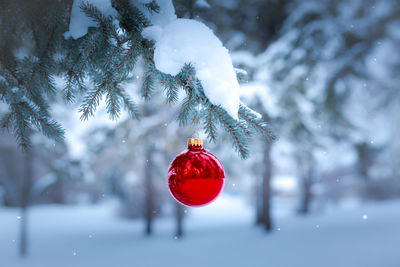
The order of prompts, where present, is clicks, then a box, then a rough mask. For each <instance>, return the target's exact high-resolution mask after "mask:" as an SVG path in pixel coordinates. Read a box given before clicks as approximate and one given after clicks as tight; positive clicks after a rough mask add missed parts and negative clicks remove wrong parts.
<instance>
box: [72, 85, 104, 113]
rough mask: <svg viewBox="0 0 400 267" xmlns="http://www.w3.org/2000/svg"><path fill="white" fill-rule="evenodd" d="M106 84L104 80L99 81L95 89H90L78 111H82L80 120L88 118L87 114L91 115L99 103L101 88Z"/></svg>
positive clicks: (101, 93)
mask: <svg viewBox="0 0 400 267" xmlns="http://www.w3.org/2000/svg"><path fill="white" fill-rule="evenodd" d="M105 86H106V82H103V83H101V84H100V85H99V86H98V87H97V89H93V90H91V91H90V92H89V93H88V94H87V96H86V98H85V99H84V101H83V104H82V105H81V108H80V110H79V112H82V115H81V117H80V118H81V120H88V119H89V116H93V114H94V112H95V111H96V108H97V106H98V105H99V102H100V99H101V96H102V95H103V88H104V87H105Z"/></svg>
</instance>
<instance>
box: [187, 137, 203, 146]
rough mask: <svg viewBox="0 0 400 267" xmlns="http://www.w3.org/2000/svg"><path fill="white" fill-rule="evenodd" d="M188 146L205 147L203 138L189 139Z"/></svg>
mask: <svg viewBox="0 0 400 267" xmlns="http://www.w3.org/2000/svg"><path fill="white" fill-rule="evenodd" d="M188 146H200V147H202V146H203V139H201V138H189V139H188Z"/></svg>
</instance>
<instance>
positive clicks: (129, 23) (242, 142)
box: [0, 0, 275, 158]
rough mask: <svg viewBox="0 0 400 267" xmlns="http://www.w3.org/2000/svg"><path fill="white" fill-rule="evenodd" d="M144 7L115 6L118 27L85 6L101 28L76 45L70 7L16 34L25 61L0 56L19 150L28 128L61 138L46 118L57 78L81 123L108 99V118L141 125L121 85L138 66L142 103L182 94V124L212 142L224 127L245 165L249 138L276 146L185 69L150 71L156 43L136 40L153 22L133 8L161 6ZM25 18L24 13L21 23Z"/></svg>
mask: <svg viewBox="0 0 400 267" xmlns="http://www.w3.org/2000/svg"><path fill="white" fill-rule="evenodd" d="M142 2H143V1H138V2H137V3H136V2H135V1H128V0H113V1H112V5H113V8H114V9H115V10H116V11H117V12H118V15H117V20H118V23H115V19H114V18H112V17H111V16H107V15H106V14H104V13H102V12H101V11H100V10H99V9H98V8H96V7H95V6H94V5H92V4H90V3H88V2H83V3H82V5H81V6H80V8H81V10H82V11H83V12H84V13H85V14H86V16H87V17H89V18H90V19H91V20H93V21H94V22H95V23H96V24H97V25H98V26H97V27H90V28H89V29H88V33H87V34H85V35H84V36H82V37H80V38H78V39H73V38H68V39H65V38H64V36H63V33H64V32H66V29H67V28H68V21H69V10H70V3H68V2H60V3H58V4H56V3H55V4H53V5H54V6H56V7H57V8H53V13H54V14H51V16H47V17H45V19H42V20H37V18H36V20H35V22H34V24H32V25H29V24H28V23H27V25H28V26H29V27H21V29H17V31H16V32H15V33H20V34H27V35H28V36H30V37H29V38H31V40H32V41H33V47H32V49H31V50H32V51H31V52H30V53H29V54H27V55H25V56H23V57H22V58H18V57H16V56H14V57H12V58H11V59H10V58H4V56H2V58H1V61H0V97H1V100H2V101H3V102H5V103H6V104H7V106H8V112H7V113H6V114H4V115H3V116H2V119H1V127H2V128H3V129H8V130H9V131H11V132H12V133H13V134H14V135H15V137H16V139H17V142H18V144H19V146H20V147H21V148H22V149H26V148H27V147H28V146H29V136H28V135H27V132H28V131H29V130H30V129H31V128H36V129H37V130H39V131H41V132H42V133H43V134H44V135H46V136H48V137H50V138H53V139H55V140H62V139H63V136H64V129H63V128H62V126H61V125H60V124H59V123H57V122H56V121H54V119H53V118H52V115H51V111H50V101H51V99H52V98H53V97H54V96H55V95H56V94H59V93H60V92H58V88H57V87H56V86H55V83H54V78H55V76H62V77H63V80H64V88H63V92H62V94H63V97H64V99H65V100H66V101H68V102H72V101H75V100H76V96H77V94H83V95H84V97H83V101H82V104H81V106H80V110H79V111H80V113H81V119H82V120H88V119H89V118H90V117H92V116H93V115H94V113H95V111H96V109H97V107H98V105H99V103H100V101H102V99H105V103H106V108H107V112H108V114H109V117H110V119H112V120H115V119H118V118H119V116H120V114H121V110H122V109H125V110H126V111H127V112H128V113H129V115H130V116H131V117H132V118H133V119H140V111H139V109H138V107H137V104H136V103H135V102H134V101H133V100H132V99H131V97H130V96H129V93H128V92H126V91H125V89H124V88H123V86H122V84H123V83H124V82H129V81H130V80H131V79H133V76H132V70H133V68H134V66H135V65H136V63H137V62H138V61H139V59H142V60H143V62H144V63H143V64H144V65H145V73H144V79H143V85H142V96H143V98H144V99H145V100H149V99H150V98H151V96H152V94H153V93H154V90H155V88H156V85H157V84H161V85H162V87H163V88H164V91H165V97H166V101H167V102H169V103H175V102H177V100H178V91H179V90H181V89H183V90H184V92H185V93H186V98H185V99H184V101H183V103H181V111H180V113H179V115H178V117H177V120H178V121H179V123H180V125H186V124H201V125H202V126H203V129H204V131H205V132H206V134H207V135H208V137H209V139H210V140H211V141H215V139H216V137H217V126H219V127H221V128H222V129H223V130H225V131H227V132H228V133H229V134H230V136H231V138H232V141H233V146H234V147H235V149H236V150H237V151H238V152H239V154H240V156H241V157H242V158H246V157H247V156H248V153H249V152H248V149H247V141H248V139H249V137H250V136H251V134H252V133H256V132H258V133H261V134H262V135H264V136H266V137H267V138H268V139H269V140H273V139H275V135H274V134H273V133H272V131H271V129H270V127H269V126H268V124H266V123H265V122H263V121H262V120H261V119H260V118H259V117H257V116H255V115H254V112H253V111H252V110H250V109H249V108H248V107H246V106H244V105H241V106H240V110H239V119H238V120H236V119H234V118H232V117H231V116H230V115H229V114H228V113H227V112H226V110H224V109H223V108H222V107H221V106H219V105H215V104H213V103H211V101H210V100H209V99H208V98H207V97H206V95H205V94H204V91H203V87H202V84H201V82H200V80H199V79H198V78H197V77H196V70H195V68H194V67H193V66H192V65H191V64H190V62H187V64H186V65H185V66H184V67H183V68H182V69H181V71H180V73H179V74H178V75H176V76H172V75H169V74H165V73H162V72H160V71H158V70H157V69H156V68H155V64H154V59H153V53H154V42H153V41H151V40H148V39H145V38H144V37H143V36H142V34H141V32H142V30H143V28H145V27H147V26H150V25H151V22H150V21H149V20H148V18H147V17H146V16H145V14H144V13H143V10H142V9H139V8H138V5H143V6H144V7H145V8H146V9H147V10H148V11H149V12H159V11H160V7H159V5H158V3H157V1H155V0H154V1H151V2H148V1H147V2H148V3H142ZM145 2H146V1H145ZM5 5H6V6H7V5H9V6H11V5H12V1H6V3H5ZM4 10H5V9H3V11H2V13H3V14H1V16H2V17H3V20H5V21H6V20H7V17H8V16H10V14H6V12H7V11H4ZM23 16H24V13H23V12H22V13H21V14H20V19H23V18H22V17H23ZM39 21H40V22H39ZM37 23H38V24H37ZM9 26H10V25H9ZM9 30H11V29H9ZM3 34H10V33H9V32H8V33H4V32H3ZM7 49H8V50H11V49H10V48H4V47H3V48H2V52H4V50H7ZM8 52H13V51H8ZM1 54H3V53H1ZM11 54H12V53H11ZM14 54H15V53H14Z"/></svg>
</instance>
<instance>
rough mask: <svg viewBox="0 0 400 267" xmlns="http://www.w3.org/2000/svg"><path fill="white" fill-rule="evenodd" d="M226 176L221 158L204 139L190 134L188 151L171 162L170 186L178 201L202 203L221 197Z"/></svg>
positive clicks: (193, 205) (191, 204)
mask: <svg viewBox="0 0 400 267" xmlns="http://www.w3.org/2000/svg"><path fill="white" fill-rule="evenodd" d="M224 177H225V174H224V169H223V167H222V164H221V162H219V160H218V159H217V158H216V157H215V156H214V155H213V154H211V153H210V152H208V151H207V150H205V149H204V148H203V140H201V139H197V138H190V139H189V140H188V151H184V152H182V153H181V154H179V155H178V156H176V157H175V159H174V160H173V161H172V163H171V165H170V166H169V169H168V187H169V190H170V192H171V194H172V195H173V196H174V198H175V199H176V200H177V201H178V202H180V203H182V204H184V205H186V206H192V207H198V206H203V205H206V204H208V203H210V202H211V201H213V200H214V199H216V198H217V196H218V195H219V193H221V191H222V187H223V185H224V180H225V179H224Z"/></svg>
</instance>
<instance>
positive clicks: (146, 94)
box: [142, 64, 155, 101]
mask: <svg viewBox="0 0 400 267" xmlns="http://www.w3.org/2000/svg"><path fill="white" fill-rule="evenodd" d="M154 70H155V67H154V65H152V64H150V65H148V66H147V68H146V72H145V74H144V79H143V85H142V96H143V98H144V99H145V100H146V101H148V100H149V99H150V97H151V96H152V93H153V91H154V77H153V76H154Z"/></svg>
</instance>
